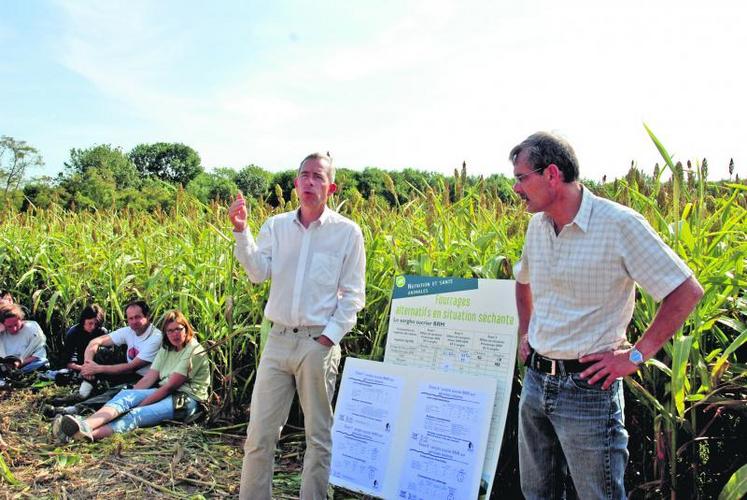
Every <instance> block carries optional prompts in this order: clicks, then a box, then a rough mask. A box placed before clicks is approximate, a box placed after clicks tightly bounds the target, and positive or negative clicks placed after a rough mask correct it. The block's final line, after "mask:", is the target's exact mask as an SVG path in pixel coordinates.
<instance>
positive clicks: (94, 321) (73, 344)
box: [63, 304, 109, 372]
mask: <svg viewBox="0 0 747 500" xmlns="http://www.w3.org/2000/svg"><path fill="white" fill-rule="evenodd" d="M105 317H106V315H105V313H104V309H103V308H102V307H101V306H100V305H98V304H91V305H88V306H86V307H84V308H83V310H82V311H81V312H80V319H79V320H78V323H77V324H75V325H73V326H71V327H70V329H68V331H67V332H66V333H65V346H64V354H63V361H65V362H66V363H67V364H66V365H65V367H66V368H68V369H69V370H73V371H76V372H80V371H81V370H82V369H83V361H84V359H85V353H86V347H88V343H89V342H90V341H91V340H92V339H95V338H97V337H101V336H102V335H106V334H108V333H109V332H108V331H107V329H106V328H104V318H105Z"/></svg>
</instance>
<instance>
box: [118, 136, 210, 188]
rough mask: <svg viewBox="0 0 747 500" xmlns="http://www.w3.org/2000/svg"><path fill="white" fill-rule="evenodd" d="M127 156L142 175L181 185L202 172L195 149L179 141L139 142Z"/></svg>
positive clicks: (184, 184)
mask: <svg viewBox="0 0 747 500" xmlns="http://www.w3.org/2000/svg"><path fill="white" fill-rule="evenodd" d="M129 158H130V160H131V161H132V163H134V164H135V167H136V168H137V170H138V171H139V172H140V173H141V174H142V175H143V176H147V177H157V178H158V179H161V180H163V181H166V182H171V183H174V184H181V185H182V186H186V185H187V184H189V181H191V180H192V179H194V178H195V177H197V175H199V174H200V173H202V172H204V169H203V168H202V166H201V164H200V163H201V161H200V155H198V154H197V151H195V150H194V149H192V148H190V147H189V146H186V145H184V144H180V143H169V142H157V143H155V144H139V145H137V146H135V147H134V148H133V149H132V151H130V154H129Z"/></svg>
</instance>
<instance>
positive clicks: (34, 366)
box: [21, 359, 49, 373]
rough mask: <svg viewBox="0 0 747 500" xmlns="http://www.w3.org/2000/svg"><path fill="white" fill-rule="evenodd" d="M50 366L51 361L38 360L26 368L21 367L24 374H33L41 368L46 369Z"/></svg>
mask: <svg viewBox="0 0 747 500" xmlns="http://www.w3.org/2000/svg"><path fill="white" fill-rule="evenodd" d="M48 366H49V361H47V360H46V359H37V360H36V361H32V362H31V363H29V364H27V365H26V366H23V367H21V371H22V372H23V373H31V372H33V371H34V370H38V369H39V368H45V367H48Z"/></svg>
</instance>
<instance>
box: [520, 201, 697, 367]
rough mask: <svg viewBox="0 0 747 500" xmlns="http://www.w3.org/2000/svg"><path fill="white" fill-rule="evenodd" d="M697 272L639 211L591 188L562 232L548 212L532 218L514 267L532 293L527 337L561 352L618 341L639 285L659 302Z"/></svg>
mask: <svg viewBox="0 0 747 500" xmlns="http://www.w3.org/2000/svg"><path fill="white" fill-rule="evenodd" d="M691 275H692V271H691V270H690V269H689V268H688V267H687V265H686V264H685V263H684V262H683V261H682V259H680V258H679V257H678V256H677V255H676V254H675V253H674V252H673V251H672V249H671V248H669V247H668V246H667V245H666V244H665V243H664V242H663V241H662V240H661V238H660V237H659V235H658V234H656V232H655V231H654V230H653V229H652V228H651V226H650V225H649V224H648V222H647V221H646V220H645V219H644V218H643V216H642V215H641V214H639V213H637V212H636V211H634V210H632V209H630V208H627V207H625V206H623V205H620V204H618V203H615V202H612V201H609V200H606V199H604V198H600V197H597V196H595V195H594V194H593V193H591V192H590V191H589V190H588V189H586V188H583V190H582V199H581V206H580V207H579V210H578V213H577V214H576V217H575V218H574V219H573V221H572V222H571V223H569V224H568V225H566V226H565V227H563V229H562V230H561V231H560V234H557V235H556V234H555V229H554V227H553V222H552V220H551V219H550V217H549V216H547V215H546V214H544V213H537V214H535V215H534V216H533V217H532V219H531V220H530V222H529V227H528V228H527V233H526V239H525V241H524V249H523V251H522V256H521V259H520V260H519V262H517V263H516V265H515V266H514V276H515V277H516V280H517V281H518V282H519V283H522V284H529V285H530V287H531V292H532V305H533V310H532V316H531V318H530V321H529V332H528V333H529V344H530V345H531V346H532V347H533V348H534V349H535V350H536V351H537V352H539V353H540V354H542V355H544V356H548V357H551V358H556V359H577V358H579V357H581V356H583V355H585V354H590V353H595V352H606V351H610V350H613V349H616V348H618V347H620V346H621V344H623V343H624V342H625V340H626V329H627V326H628V323H630V319H631V317H632V315H633V307H634V306H635V284H636V283H637V284H638V285H639V286H640V287H641V288H643V289H644V290H645V291H646V292H647V293H649V294H650V295H651V296H652V297H653V298H654V299H655V300H656V301H661V300H662V299H663V298H664V297H666V296H667V295H669V294H670V293H671V292H672V291H673V290H674V289H675V288H677V287H678V286H679V285H681V284H682V283H683V282H684V281H685V280H686V279H688V278H689V277H690V276H691Z"/></svg>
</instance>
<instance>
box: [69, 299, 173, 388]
mask: <svg viewBox="0 0 747 500" xmlns="http://www.w3.org/2000/svg"><path fill="white" fill-rule="evenodd" d="M125 315H126V317H127V326H125V327H123V328H119V329H117V330H114V331H113V332H111V333H110V334H108V335H102V336H101V337H96V338H94V339H91V341H90V342H89V343H88V347H86V350H85V352H84V354H83V366H82V367H81V369H80V374H81V375H83V377H84V378H85V379H87V380H91V381H92V380H94V379H95V378H102V379H104V380H106V381H108V382H109V383H110V384H112V385H117V384H128V383H134V382H136V381H138V380H140V377H142V376H143V375H145V374H146V373H148V366H149V365H150V363H151V362H152V361H153V359H154V358H155V357H156V353H157V352H158V348H159V347H160V346H161V340H162V338H163V337H162V334H161V330H159V329H158V328H156V327H155V326H153V324H152V323H151V321H150V308H149V307H148V304H146V303H145V301H143V300H137V301H134V302H130V303H129V304H127V306H125ZM119 345H126V346H127V360H126V362H124V363H115V364H103V363H98V362H97V361H95V359H94V357H95V356H96V355H97V353H98V351H99V348H100V347H111V346H119Z"/></svg>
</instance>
